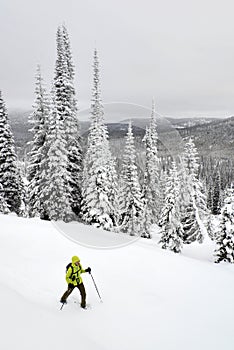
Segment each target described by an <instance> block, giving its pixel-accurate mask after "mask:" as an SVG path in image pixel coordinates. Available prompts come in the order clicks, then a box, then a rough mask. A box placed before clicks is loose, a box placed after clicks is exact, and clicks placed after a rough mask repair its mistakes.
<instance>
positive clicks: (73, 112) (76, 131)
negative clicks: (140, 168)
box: [61, 25, 83, 215]
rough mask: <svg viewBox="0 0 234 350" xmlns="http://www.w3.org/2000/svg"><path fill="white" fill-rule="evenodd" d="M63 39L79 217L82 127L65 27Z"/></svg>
mask: <svg viewBox="0 0 234 350" xmlns="http://www.w3.org/2000/svg"><path fill="white" fill-rule="evenodd" d="M61 31H62V39H63V51H64V59H65V67H64V69H65V68H66V69H67V74H66V83H67V84H68V85H67V88H66V92H67V107H66V109H67V115H66V126H65V129H66V134H67V149H68V172H69V173H70V187H71V201H72V202H71V207H72V210H73V212H74V213H75V214H76V215H78V214H79V213H80V206H81V181H82V161H83V151H82V147H81V142H82V141H81V136H80V127H79V121H78V117H77V111H78V108H77V100H76V92H75V88H74V77H75V69H74V64H73V60H72V52H71V44H70V39H69V35H68V31H67V28H66V27H65V25H63V26H62V28H61Z"/></svg>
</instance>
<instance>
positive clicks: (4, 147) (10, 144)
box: [0, 91, 24, 214]
mask: <svg viewBox="0 0 234 350" xmlns="http://www.w3.org/2000/svg"><path fill="white" fill-rule="evenodd" d="M0 184H1V186H2V190H1V193H2V197H3V198H4V199H5V201H6V203H7V206H8V208H9V210H10V211H11V212H15V213H17V214H19V213H20V211H21V208H22V205H23V199H24V198H23V197H24V193H23V188H24V187H23V183H22V178H21V175H20V171H19V168H18V164H17V156H16V152H15V144H14V138H13V134H12V132H11V128H10V125H9V122H8V115H7V110H6V107H5V102H4V100H3V98H2V93H1V91H0Z"/></svg>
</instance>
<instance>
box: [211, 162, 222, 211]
mask: <svg viewBox="0 0 234 350" xmlns="http://www.w3.org/2000/svg"><path fill="white" fill-rule="evenodd" d="M220 213H221V178H220V171H219V166H218V165H217V167H216V171H215V175H214V181H213V198H212V214H214V215H218V214H220Z"/></svg>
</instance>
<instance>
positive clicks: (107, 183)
mask: <svg viewBox="0 0 234 350" xmlns="http://www.w3.org/2000/svg"><path fill="white" fill-rule="evenodd" d="M93 69H94V73H93V90H92V103H91V125H90V128H89V135H88V146H87V152H86V154H85V157H84V170H83V184H82V185H83V186H82V198H83V202H82V217H83V220H84V221H85V222H86V223H88V224H91V225H95V226H96V227H101V228H104V229H106V230H111V229H113V228H114V227H115V226H116V225H117V217H118V207H117V191H118V186H117V175H116V170H115V161H114V159H113V157H112V155H111V152H110V146H109V139H108V131H107V127H106V125H105V124H104V111H103V105H102V101H101V91H100V77H99V59H98V53H97V50H96V49H95V50H94V63H93Z"/></svg>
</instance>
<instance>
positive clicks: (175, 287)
mask: <svg viewBox="0 0 234 350" xmlns="http://www.w3.org/2000/svg"><path fill="white" fill-rule="evenodd" d="M0 222H1V232H0V241H1V245H0V249H1V253H0V289H1V296H2V297H1V299H0V310H1V325H2V332H1V336H0V348H1V349H4V350H13V349H19V350H21V349H22V350H29V349H30V350H31V349H32V348H33V349H34V350H42V349H43V350H47V349H48V350H49V349H51V348H55V349H56V350H60V349H61V350H62V349H68V348H71V347H74V346H76V345H77V348H79V349H82V350H91V349H92V350H99V349H100V350H102V349H103V350H110V349H111V350H112V349H113V350H119V349H121V350H125V349H126V350H131V349H134V350H138V349H139V350H140V349H144V350H154V349H160V350H172V349H173V350H174V349H182V350H187V349H189V350H191V349H192V350H193V349H194V350H195V349H196V350H197V349H199V350H209V349H212V350H216V349H217V350H218V349H224V350H229V349H230V350H232V349H233V344H234V332H233V309H234V298H233V295H234V278H233V273H234V266H233V265H230V264H225V263H221V264H218V265H217V264H214V263H213V258H212V253H213V248H214V246H213V243H212V242H211V241H209V240H208V239H207V240H206V241H205V243H204V244H202V245H199V244H193V245H190V246H185V248H184V249H183V252H182V254H181V255H177V254H174V253H172V252H169V251H164V250H162V249H160V247H159V246H157V243H156V242H157V240H158V236H157V235H154V238H153V240H144V239H141V240H139V241H137V242H135V243H134V244H132V245H129V246H126V247H125V248H120V249H112V250H97V249H89V248H85V247H82V246H79V245H77V244H75V243H74V242H72V241H70V240H68V239H67V238H65V237H64V236H62V235H61V234H60V233H59V232H58V231H57V230H56V229H55V227H54V226H53V224H51V223H50V222H45V221H41V220H39V219H23V218H17V217H16V216H12V215H8V216H6V215H5V216H4V215H0ZM78 226H79V227H80V230H83V231H84V232H86V233H87V234H89V229H90V228H89V227H88V226H84V225H82V224H80V225H78ZM92 231H93V228H92ZM97 234H100V235H102V230H97ZM72 255H78V256H79V257H80V258H81V262H82V266H83V267H84V268H86V267H88V266H91V268H92V274H93V277H94V279H95V281H96V283H97V286H98V289H99V291H100V294H101V297H102V299H103V303H100V300H99V297H98V295H97V293H96V290H95V287H94V285H93V282H92V279H91V276H89V275H88V274H83V275H82V277H83V281H84V284H85V287H86V292H87V302H88V303H90V304H91V309H88V310H82V309H81V308H80V307H79V304H78V303H74V301H77V302H79V293H78V290H75V291H74V292H73V293H72V295H71V296H70V298H69V299H68V304H67V305H65V306H64V308H63V310H62V311H60V310H59V308H60V303H59V299H60V297H61V295H62V294H63V292H64V291H65V289H66V282H65V266H66V264H67V263H68V262H69V261H70V258H71V256H72Z"/></svg>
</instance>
